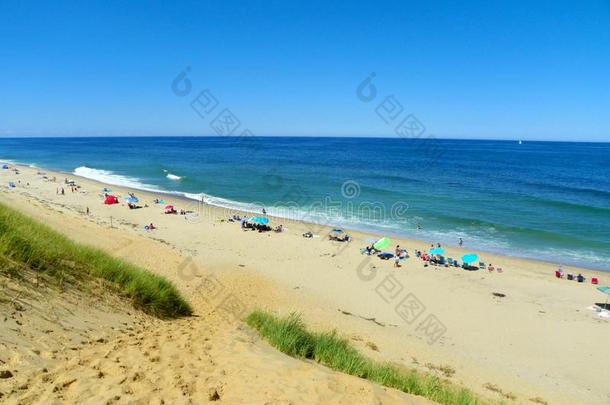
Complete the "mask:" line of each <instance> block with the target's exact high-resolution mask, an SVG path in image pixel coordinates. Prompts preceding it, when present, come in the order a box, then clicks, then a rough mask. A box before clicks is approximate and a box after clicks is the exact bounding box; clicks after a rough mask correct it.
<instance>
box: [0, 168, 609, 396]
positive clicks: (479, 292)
mask: <svg viewBox="0 0 610 405" xmlns="http://www.w3.org/2000/svg"><path fill="white" fill-rule="evenodd" d="M18 168H19V171H20V174H15V173H14V172H13V171H10V170H2V171H0V184H1V185H2V186H1V188H0V191H1V196H2V200H3V202H4V203H6V204H9V205H11V206H12V207H14V208H16V209H18V210H20V211H22V212H24V213H26V214H27V215H29V216H31V217H33V218H35V219H37V220H40V221H41V222H44V223H45V224H47V225H49V226H50V227H52V228H53V229H55V230H57V231H59V232H61V233H63V234H65V235H67V236H69V237H70V238H72V239H74V240H75V241H78V242H82V243H86V244H90V245H93V246H96V247H99V248H102V249H104V250H106V251H108V252H110V253H111V254H112V255H114V256H117V257H122V258H125V259H128V260H129V261H132V262H134V263H136V264H139V265H142V266H145V267H146V268H149V269H151V270H152V271H155V272H157V273H159V274H162V275H163V276H165V277H167V278H168V279H170V280H171V281H173V282H174V283H176V285H177V286H178V288H179V289H180V290H181V291H182V292H183V293H184V294H185V295H186V297H187V298H188V299H189V300H190V301H191V302H192V304H193V307H194V308H195V312H196V316H195V317H193V318H189V319H181V320H178V321H173V322H165V321H159V320H153V319H140V320H138V322H137V325H138V326H137V328H135V332H132V333H130V334H131V335H133V336H129V335H125V334H123V333H118V332H117V333H113V334H110V335H108V336H107V337H105V338H104V339H103V340H102V341H101V342H98V343H95V344H84V345H83V347H81V348H78V350H76V351H74V353H77V355H76V356H74V355H71V356H65V359H64V358H63V357H61V356H59V357H58V358H55V359H53V361H52V363H49V366H48V367H49V372H50V374H51V375H52V376H54V377H53V378H55V380H54V381H55V383H56V384H60V385H61V384H62V381H63V382H65V381H69V380H71V379H72V378H74V379H76V380H75V382H73V383H70V384H68V385H67V386H66V387H65V388H64V389H61V390H59V391H58V390H55V391H54V385H53V384H50V383H48V381H46V382H45V381H44V379H41V377H40V367H41V366H40V364H41V363H40V362H37V361H25V360H23V357H22V356H13V358H12V359H13V360H12V362H13V365H14V367H16V368H19V370H20V373H19V374H20V376H19V378H17V379H14V380H15V381H17V382H15V381H9V380H0V390H2V391H4V392H5V393H7V392H12V391H11V390H14V392H13V393H12V394H10V395H8V396H7V398H8V400H9V402H11V403H13V402H14V403H17V402H19V401H20V400H21V401H23V402H25V403H34V402H37V403H45V402H46V403H50V402H51V401H53V400H57V401H59V400H61V399H63V400H67V401H69V402H79V403H102V402H100V401H111V400H112V398H115V397H117V396H118V397H120V399H119V400H117V401H118V402H129V401H130V400H139V401H142V402H148V401H149V400H152V399H153V398H158V397H164V398H166V399H170V402H169V403H188V400H187V399H186V398H190V400H191V401H193V403H199V402H201V401H208V400H210V398H213V397H214V392H217V394H218V395H219V396H220V398H221V399H222V401H223V402H226V403H244V401H247V402H248V403H261V404H262V403H384V404H385V403H414V404H415V403H417V404H419V403H427V401H426V400H423V399H420V398H417V397H413V396H408V395H405V394H403V393H400V392H398V391H396V390H391V389H386V388H383V387H380V386H377V385H375V384H371V383H369V382H367V381H364V380H360V379H357V378H354V377H350V376H346V375H342V374H340V373H335V372H332V371H329V370H327V369H325V368H324V367H321V366H319V365H316V364H311V363H308V362H302V361H300V360H296V359H292V358H290V357H287V356H285V355H283V354H281V353H279V352H277V351H276V350H275V349H272V348H271V347H270V346H269V345H267V344H266V343H265V342H264V341H262V340H260V339H258V338H257V337H256V335H255V334H254V333H253V332H252V331H250V330H249V329H248V328H247V327H246V326H245V324H244V323H243V322H242V321H241V319H242V318H243V316H245V315H247V313H248V311H250V310H252V309H255V308H263V309H267V310H271V311H273V312H275V313H277V314H281V315H286V314H288V313H290V312H298V313H301V314H302V316H303V319H304V320H305V322H306V324H307V325H309V326H310V327H312V328H313V329H316V330H328V329H333V328H334V329H336V330H337V331H338V332H339V333H341V334H343V335H345V336H348V337H349V338H350V340H351V341H352V342H353V343H354V345H356V346H357V347H358V348H359V349H360V350H362V351H363V352H364V353H366V354H367V355H368V356H370V357H373V358H375V359H379V360H385V361H390V362H395V363H397V364H403V365H406V366H408V367H415V368H418V369H421V370H426V371H430V372H435V373H439V375H441V376H443V377H444V378H448V379H450V380H451V381H453V382H456V383H459V384H463V385H464V386H466V387H468V388H470V389H472V390H473V391H475V392H477V393H480V394H481V395H482V396H484V397H486V398H490V399H493V400H505V401H507V402H510V403H530V404H532V403H535V402H536V399H537V402H538V403H549V404H573V403H586V404H607V403H609V402H610V385H609V384H608V378H607V372H606V370H607V360H608V359H609V358H610V348H609V347H608V345H607V344H606V342H607V340H608V337H609V336H610V329H609V328H610V323H609V321H608V320H605V319H601V318H600V317H598V314H597V313H596V312H595V311H593V310H591V309H590V307H591V306H592V305H593V304H595V303H599V302H604V300H605V298H606V297H605V296H603V294H601V293H600V292H599V291H597V289H596V286H594V285H592V284H591V282H590V280H591V278H592V277H597V278H598V279H599V282H600V285H608V284H610V274H608V273H603V272H599V271H593V270H588V269H585V268H574V267H564V269H563V270H564V272H565V273H573V274H578V273H582V274H583V275H584V276H585V277H586V282H584V283H577V282H575V281H568V280H566V279H565V278H564V279H557V278H555V277H554V272H555V270H556V269H557V264H556V263H545V262H539V261H532V260H525V259H519V258H515V257H508V256H499V255H493V254H489V253H484V252H474V253H478V254H479V257H480V258H481V261H484V262H485V263H493V266H494V267H495V268H498V267H500V268H502V270H503V271H502V273H498V272H497V271H493V272H488V271H486V270H479V271H464V270H462V269H460V268H454V267H449V268H447V267H434V266H428V267H424V263H423V261H421V260H419V259H417V258H416V257H415V256H414V254H413V252H414V251H415V250H416V249H418V250H424V251H425V250H428V249H429V247H430V244H431V243H434V242H435V241H417V240H404V239H403V240H395V239H393V241H392V242H393V245H392V248H393V246H395V245H396V244H399V245H400V246H402V247H405V248H407V249H408V251H409V254H410V258H408V259H406V260H404V261H402V262H401V267H399V268H395V267H394V262H393V261H392V260H389V261H383V260H380V259H378V258H376V257H370V256H366V255H363V254H361V252H360V249H361V248H363V247H364V246H366V245H369V244H370V240H371V239H376V238H378V237H379V236H381V235H373V234H366V233H362V232H352V231H350V232H349V233H350V235H351V236H352V241H351V242H349V243H341V242H332V241H329V240H328V237H327V235H328V233H329V231H330V230H331V228H329V227H324V226H320V225H315V224H308V223H305V222H300V221H287V220H285V219H274V218H272V221H271V224H272V225H273V226H276V225H279V224H283V225H284V228H285V231H284V232H282V233H274V232H266V233H258V232H253V231H244V230H242V229H241V228H240V224H239V222H228V221H227V218H229V217H230V216H231V215H233V214H240V213H238V212H233V211H228V210H223V209H220V208H215V207H211V206H201V205H199V204H197V203H196V202H194V201H190V200H186V199H179V198H176V197H173V196H168V195H162V194H154V193H148V192H141V191H138V190H129V189H126V188H123V187H116V186H113V185H106V184H101V183H98V182H95V181H91V180H88V179H84V178H78V177H76V176H73V175H68V174H63V173H54V172H51V171H48V170H44V169H36V168H31V167H25V166H18ZM39 172H44V173H45V176H46V177H47V178H46V179H45V178H43V175H42V174H38V173H39ZM53 177H55V178H56V181H55V182H53V181H52V178H53ZM64 178H69V179H72V180H75V181H76V184H77V185H79V186H80V187H79V188H78V189H77V190H76V191H74V192H73V191H71V188H70V186H68V185H66V184H64ZM9 181H10V182H14V183H15V185H16V187H14V188H8V187H7V186H6V185H7V184H8V183H9ZM62 187H63V188H64V192H65V194H64V195H62V194H61V193H59V192H58V191H59V190H60V189H61V188H62ZM104 187H108V188H110V189H112V194H114V195H117V196H118V197H119V201H120V204H115V205H104V204H103V199H104V198H103V192H102V189H103V188H104ZM129 192H133V193H135V194H136V195H137V196H138V198H139V200H140V202H139V203H138V204H139V205H141V206H142V208H139V209H133V210H130V209H128V207H127V206H126V203H125V199H126V197H127V196H128V193H129ZM155 198H159V199H163V200H164V203H163V204H155V203H154V202H153V200H154V199H155ZM167 204H171V205H174V206H175V207H176V209H177V210H181V209H184V210H187V211H193V212H194V213H193V214H189V215H186V216H185V215H166V214H164V213H163V208H164V206H165V205H167ZM145 205H147V206H145ZM87 209H88V210H89V214H88V215H87V214H86V212H87ZM150 223H153V224H154V225H155V228H156V229H154V230H152V231H147V230H145V228H144V227H145V225H148V224H150ZM308 231H311V232H313V233H314V234H315V235H316V237H314V238H309V239H307V238H303V236H302V234H303V233H304V232H308ZM443 247H444V248H445V249H446V256H448V257H453V258H460V257H461V256H462V255H463V254H466V253H472V251H470V250H466V249H460V248H457V247H455V246H443ZM108 305H110V306H112V305H111V304H108ZM79 316H81V317H85V316H87V315H86V314H85V313H83V314H81V315H79ZM124 316H125V315H124V314H117V315H116V317H118V318H117V319H115V318H116V317H115V318H112V317H111V318H112V319H109V320H108V321H107V322H109V323H116V322H119V320H122V319H123V318H122V317H124ZM66 333H71V332H66ZM7 347H8V346H7ZM3 350H4V349H3ZM8 350H9V351H11V350H14V349H11V347H8ZM155 356H158V357H159V359H157V360H155V361H150V359H151V358H154V357H155ZM56 357H57V356H56ZM49 361H50V360H49ZM102 368H103V369H104V370H105V371H104V374H105V375H107V377H106V378H103V379H102V378H97V377H96V375H97V374H98V372H99V370H100V369H102ZM441 368H443V369H445V370H451V371H450V372H448V373H445V374H443V373H441V372H440V371H438V369H441ZM124 379H127V380H128V384H127V385H130V387H127V388H126V385H125V384H123V382H121V381H124ZM169 381H171V383H169ZM164 382H168V384H162V383H164ZM16 384H17V385H23V384H26V386H27V388H26V389H18V388H16ZM262 386H264V389H261V387H262ZM152 387H158V388H157V389H159V390H161V392H156V394H159V395H157V396H155V395H153V394H155V392H153V391H152V390H153V388H152ZM185 392H186V393H187V394H188V395H187V394H185ZM172 399H173V401H172Z"/></svg>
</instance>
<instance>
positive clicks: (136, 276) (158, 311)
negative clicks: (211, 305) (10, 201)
mask: <svg viewBox="0 0 610 405" xmlns="http://www.w3.org/2000/svg"><path fill="white" fill-rule="evenodd" d="M0 263H4V264H6V265H5V266H2V269H3V271H5V272H12V273H15V272H18V271H19V268H28V269H31V270H33V271H36V272H39V273H43V274H44V275H46V276H48V277H50V278H52V279H55V280H58V281H61V282H63V281H64V280H67V279H68V280H77V281H84V280H86V278H87V277H95V278H99V279H102V280H105V281H107V282H109V283H107V284H110V286H111V287H112V288H113V289H114V290H116V291H117V292H118V293H119V294H121V295H123V296H126V297H128V298H129V299H130V300H131V302H132V303H133V305H134V306H135V307H136V308H138V309H141V310H143V311H145V312H147V313H149V314H151V315H154V316H156V317H159V318H175V317H179V316H184V315H190V314H191V313H192V310H191V307H190V306H189V304H188V302H187V301H186V300H185V299H184V298H183V297H182V295H181V294H180V292H179V291H178V290H177V289H176V287H175V286H174V285H173V284H172V283H171V282H169V281H167V280H166V279H164V278H163V277H161V276H158V275H156V274H153V273H151V272H149V271H147V270H144V269H142V268H140V267H137V266H134V265H132V264H129V263H127V262H125V261H123V260H119V259H116V258H114V257H112V256H110V255H108V254H106V253H104V252H102V251H100V250H98V249H95V248H92V247H89V246H84V245H81V244H78V243H75V242H73V241H71V240H70V239H68V238H67V237H65V236H63V235H61V234H59V233H57V232H55V231H53V230H51V229H50V228H49V227H47V226H45V225H43V224H40V223H38V222H36V221H34V220H33V219H31V218H29V217H27V216H25V215H23V214H21V213H19V212H17V211H16V210H14V209H12V208H9V207H7V206H6V205H4V204H0ZM9 263H10V265H9Z"/></svg>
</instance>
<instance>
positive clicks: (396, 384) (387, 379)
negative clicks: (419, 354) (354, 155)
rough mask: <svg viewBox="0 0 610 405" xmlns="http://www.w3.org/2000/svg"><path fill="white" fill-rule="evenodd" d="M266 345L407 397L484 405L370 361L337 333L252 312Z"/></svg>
mask: <svg viewBox="0 0 610 405" xmlns="http://www.w3.org/2000/svg"><path fill="white" fill-rule="evenodd" d="M246 322H247V323H248V325H250V326H251V327H252V328H254V329H255V330H257V331H258V333H259V334H260V335H261V336H262V337H264V338H265V339H267V340H268V341H269V343H270V344H271V345H272V346H274V347H275V348H277V349H278V350H280V351H282V352H283V353H286V354H288V355H290V356H293V357H299V358H304V359H310V360H314V361H316V362H318V363H320V364H323V365H325V366H327V367H329V368H331V369H333V370H336V371H341V372H344V373H347V374H350V375H353V376H356V377H360V378H364V379H367V380H370V381H373V382H375V383H378V384H381V385H383V386H386V387H390V388H395V389H398V390H400V391H403V392H406V393H408V394H413V395H419V396H422V397H425V398H428V399H430V400H432V401H435V402H438V403H440V404H446V405H472V404H486V403H488V401H485V400H483V399H481V398H479V397H477V396H476V395H475V394H474V393H473V392H471V391H470V390H468V389H466V388H464V387H461V386H458V385H456V384H453V383H451V382H449V381H448V380H441V379H440V378H438V377H437V376H435V375H432V374H428V373H424V372H420V371H417V370H415V369H407V368H406V367H400V366H397V365H393V364H389V363H381V362H376V361H374V360H371V359H369V358H367V357H365V356H364V355H363V354H361V353H360V352H359V351H358V350H356V349H355V348H354V347H353V346H352V345H351V344H350V342H349V341H348V340H347V339H345V338H342V337H340V336H339V335H338V334H337V332H336V331H332V332H322V333H314V332H310V331H308V330H307V328H306V327H305V325H304V323H303V321H302V320H301V318H300V316H298V315H296V314H291V315H289V316H287V317H284V318H279V317H276V316H275V315H273V314H271V313H268V312H264V311H258V310H257V311H254V312H252V313H251V314H250V315H249V316H248V317H247V319H246Z"/></svg>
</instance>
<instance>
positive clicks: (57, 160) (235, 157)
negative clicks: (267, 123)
mask: <svg viewBox="0 0 610 405" xmlns="http://www.w3.org/2000/svg"><path fill="white" fill-rule="evenodd" d="M0 161H10V162H15V163H23V164H32V165H35V166H37V167H43V168H48V169H55V170H60V171H64V172H68V173H74V174H78V175H81V176H85V177H89V178H92V179H97V180H101V181H105V182H109V183H114V184H121V185H126V186H131V187H135V188H143V189H149V190H159V191H166V192H175V193H182V194H183V195H185V196H187V197H190V198H200V197H199V196H200V195H203V196H204V200H205V201H206V202H208V203H211V204H214V205H218V206H223V207H234V208H238V209H246V210H252V211H260V209H261V207H263V206H264V207H265V208H266V209H267V211H268V212H269V213H270V214H272V215H279V216H286V217H291V218H293V219H303V220H307V221H314V222H318V223H324V224H329V225H337V226H344V227H347V228H354V229H360V230H368V231H375V232H378V233H382V234H388V235H401V236H406V237H412V238H417V239H423V240H428V241H434V242H436V241H440V242H443V243H446V244H452V245H455V244H457V241H458V239H459V238H460V237H461V238H463V239H464V244H465V246H466V247H471V248H473V249H481V250H486V251H492V252H497V253H505V254H510V255H516V256H522V257H529V258H537V259H544V260H550V261H552V262H557V263H563V264H578V265H581V266H585V267H593V268H599V269H603V270H610V144H604V143H561V142H530V141H527V142H523V144H519V143H517V142H514V141H467V140H420V141H418V140H413V139H410V140H408V139H398V138H393V139H379V138H294V137H269V138H264V137H257V138H249V139H243V138H227V137H209V138H203V137H202V138H197V137H150V138H148V137H147V138H142V137H125V138H0ZM202 193H203V194H202ZM418 225H419V228H420V229H419V230H418Z"/></svg>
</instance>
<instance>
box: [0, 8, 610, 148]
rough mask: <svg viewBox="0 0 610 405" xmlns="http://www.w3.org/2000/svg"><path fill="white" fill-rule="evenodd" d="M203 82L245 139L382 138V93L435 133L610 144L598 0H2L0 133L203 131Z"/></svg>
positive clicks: (603, 26) (607, 46) (607, 55)
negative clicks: (187, 86)
mask: <svg viewBox="0 0 610 405" xmlns="http://www.w3.org/2000/svg"><path fill="white" fill-rule="evenodd" d="M187 66H189V67H190V73H189V75H188V78H189V80H190V81H191V84H192V91H191V93H190V94H189V95H187V96H184V97H178V96H176V95H175V94H174V93H173V92H172V89H171V84H172V81H173V80H174V78H175V77H176V76H177V75H178V74H179V73H180V72H181V71H182V70H183V69H184V68H185V67H187ZM371 72H375V74H376V77H375V79H374V81H373V83H374V85H375V87H376V89H377V91H378V92H377V97H376V99H375V100H373V101H371V102H368V103H365V102H363V101H361V100H360V99H359V98H357V97H356V88H357V87H358V85H359V84H360V83H361V82H362V80H363V79H365V78H366V77H367V76H368V75H369V74H370V73H371ZM204 89H209V90H210V92H211V94H213V95H214V97H216V99H217V100H218V102H219V106H218V108H217V109H216V111H219V109H221V108H229V109H230V110H231V111H232V112H233V113H234V114H235V116H237V117H238V119H239V120H240V121H241V123H242V127H241V128H245V127H247V128H248V129H250V130H251V131H252V132H253V133H255V134H257V135H324V136H328V135H337V136H349V135H352V136H353V135H357V136H362V135H369V136H390V135H393V133H394V126H393V125H389V124H386V123H385V122H384V121H383V120H382V119H381V118H380V117H379V116H378V115H377V114H376V112H375V108H376V106H377V105H378V104H379V103H380V102H381V101H383V100H384V98H385V97H386V96H390V95H393V96H394V97H395V99H396V100H397V101H398V102H400V103H401V105H402V106H403V107H404V114H414V115H415V116H416V117H417V118H418V119H419V120H420V121H421V122H422V123H423V125H425V127H426V130H427V134H433V135H435V136H437V137H444V138H486V139H496V138H500V139H541V140H572V141H579V140H583V141H584V140H599V141H610V1H608V0H606V1H602V0H587V1H560V0H553V1H521V2H518V1H489V0H486V1H470V2H469V1H423V0H420V1H416V2H408V1H396V2H384V1H369V2H358V1H345V2H343V1H312V0H308V1H302V2H296V1H277V2H272V1H244V2H238V1H200V2H179V1H164V2H157V1H147V2H138V1H120V2H119V1H100V2H94V1H86V2H77V1H74V2H62V1H41V2H33V1H26V0H22V1H19V0H17V1H5V0H0V135H4V136H6V135H70V136H72V135H213V134H214V132H213V130H212V129H211V127H210V120H211V119H213V118H214V117H206V118H201V117H200V116H199V115H197V114H196V113H195V112H194V111H193V109H191V107H190V102H191V100H192V99H193V98H194V97H195V96H197V95H198V94H199V92H200V91H202V90H204ZM216 111H214V113H215V112H216ZM208 118H209V119H208Z"/></svg>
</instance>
